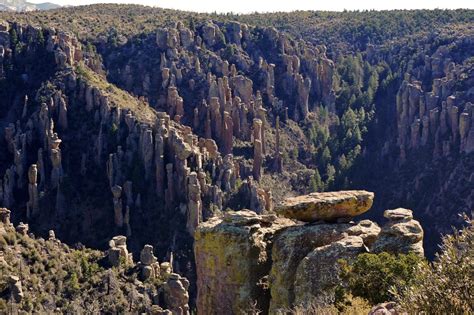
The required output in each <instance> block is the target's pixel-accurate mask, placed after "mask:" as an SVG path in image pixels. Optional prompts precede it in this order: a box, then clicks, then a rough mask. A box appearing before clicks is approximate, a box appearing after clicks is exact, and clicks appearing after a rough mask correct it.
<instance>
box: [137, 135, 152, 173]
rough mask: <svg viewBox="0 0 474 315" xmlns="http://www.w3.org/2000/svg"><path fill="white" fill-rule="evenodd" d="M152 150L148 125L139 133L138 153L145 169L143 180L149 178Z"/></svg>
mask: <svg viewBox="0 0 474 315" xmlns="http://www.w3.org/2000/svg"><path fill="white" fill-rule="evenodd" d="M153 151H154V145H153V132H152V130H151V129H150V128H149V127H148V126H145V127H144V128H142V131H141V133H140V154H141V158H142V161H143V167H144V170H145V180H148V179H150V177H151V175H152V165H153Z"/></svg>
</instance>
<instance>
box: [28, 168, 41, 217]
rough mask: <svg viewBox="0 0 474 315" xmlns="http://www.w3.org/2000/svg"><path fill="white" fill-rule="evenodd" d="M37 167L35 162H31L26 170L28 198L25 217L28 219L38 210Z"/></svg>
mask: <svg viewBox="0 0 474 315" xmlns="http://www.w3.org/2000/svg"><path fill="white" fill-rule="evenodd" d="M37 179H38V169H37V167H36V164H32V165H31V166H30V169H29V170H28V182H29V184H28V195H29V200H28V203H27V212H26V213H27V214H26V216H27V218H28V219H30V218H31V217H32V216H34V215H36V214H37V213H38V210H39V197H38V184H37Z"/></svg>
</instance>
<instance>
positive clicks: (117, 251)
mask: <svg viewBox="0 0 474 315" xmlns="http://www.w3.org/2000/svg"><path fill="white" fill-rule="evenodd" d="M107 258H108V261H109V263H110V265H111V266H113V267H118V266H120V265H121V264H125V265H131V264H133V258H132V254H131V253H129V252H128V249H127V238H126V237H125V236H122V235H119V236H115V237H114V238H112V239H111V240H110V241H109V249H108V252H107Z"/></svg>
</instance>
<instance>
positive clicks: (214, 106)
mask: <svg viewBox="0 0 474 315" xmlns="http://www.w3.org/2000/svg"><path fill="white" fill-rule="evenodd" d="M209 106H210V112H211V114H210V118H211V123H212V135H213V138H214V139H220V137H221V136H222V115H221V112H220V104H219V99H218V98H217V97H212V98H211V100H210V104H209Z"/></svg>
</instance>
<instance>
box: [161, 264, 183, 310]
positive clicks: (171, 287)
mask: <svg viewBox="0 0 474 315" xmlns="http://www.w3.org/2000/svg"><path fill="white" fill-rule="evenodd" d="M188 289H189V281H188V280H187V279H186V278H183V277H181V276H180V275H178V274H177V273H172V274H170V275H169V276H168V279H167V280H166V282H165V283H164V284H163V292H164V302H165V305H166V307H167V308H168V309H169V310H171V312H172V314H177V315H188V314H189V305H188V302H189V293H188Z"/></svg>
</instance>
